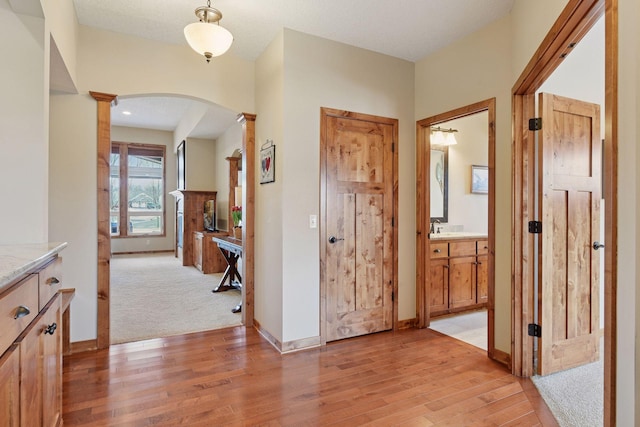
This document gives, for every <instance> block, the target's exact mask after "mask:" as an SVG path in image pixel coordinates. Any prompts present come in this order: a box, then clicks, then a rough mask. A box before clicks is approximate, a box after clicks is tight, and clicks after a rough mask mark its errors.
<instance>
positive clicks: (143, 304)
mask: <svg viewBox="0 0 640 427" xmlns="http://www.w3.org/2000/svg"><path fill="white" fill-rule="evenodd" d="M221 277H222V274H221V273H220V274H202V273H200V272H199V271H198V270H197V269H196V268H195V267H184V266H182V265H181V263H180V261H179V260H178V259H177V258H175V257H174V256H173V254H169V253H167V254H141V255H115V256H113V257H112V259H111V298H110V299H111V343H112V344H118V343H123V342H131V341H140V340H144V339H149V338H159V337H166V336H170V335H179V334H184V333H190V332H200V331H207V330H212V329H220V328H224V327H228V326H237V325H240V324H241V315H240V313H237V314H234V313H232V312H231V309H232V308H233V307H235V306H236V305H237V304H238V303H239V302H240V292H239V291H236V290H231V291H226V292H219V293H212V292H211V290H212V289H213V288H215V287H216V285H217V284H218V282H219V281H220V278H221Z"/></svg>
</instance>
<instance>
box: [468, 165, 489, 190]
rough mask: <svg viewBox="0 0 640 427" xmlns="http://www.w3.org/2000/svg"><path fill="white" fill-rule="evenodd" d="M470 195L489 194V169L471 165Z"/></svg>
mask: <svg viewBox="0 0 640 427" xmlns="http://www.w3.org/2000/svg"><path fill="white" fill-rule="evenodd" d="M471 193H472V194H489V167H488V166H480V165H471Z"/></svg>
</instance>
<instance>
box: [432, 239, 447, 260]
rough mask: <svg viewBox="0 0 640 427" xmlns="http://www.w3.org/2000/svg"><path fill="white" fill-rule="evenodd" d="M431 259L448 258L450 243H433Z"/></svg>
mask: <svg viewBox="0 0 640 427" xmlns="http://www.w3.org/2000/svg"><path fill="white" fill-rule="evenodd" d="M430 246H431V259H437V258H447V257H448V256H449V244H448V243H431V245H430Z"/></svg>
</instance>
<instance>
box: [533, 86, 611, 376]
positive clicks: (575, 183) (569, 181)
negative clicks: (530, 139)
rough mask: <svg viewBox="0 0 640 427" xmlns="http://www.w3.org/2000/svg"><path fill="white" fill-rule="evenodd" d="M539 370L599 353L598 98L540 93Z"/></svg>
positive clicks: (566, 365) (542, 372) (586, 360)
mask: <svg viewBox="0 0 640 427" xmlns="http://www.w3.org/2000/svg"><path fill="white" fill-rule="evenodd" d="M539 109H540V117H541V118H542V129H541V132H540V134H539V142H538V144H539V159H540V160H539V162H540V163H539V166H538V167H539V171H540V172H539V180H540V182H539V189H538V191H539V195H538V199H539V215H540V216H539V217H540V218H541V221H542V228H541V231H542V232H541V234H540V241H539V242H540V245H539V253H540V259H539V265H540V268H541V270H540V273H539V280H540V282H539V300H538V308H539V322H540V328H541V336H540V342H539V346H538V373H539V374H540V375H547V374H550V373H553V372H557V371H560V370H564V369H568V368H573V367H576V366H580V365H583V364H586V363H590V362H595V361H597V360H598V359H599V346H600V339H599V337H600V335H599V330H600V321H599V311H600V304H599V299H600V298H599V296H600V291H599V281H600V278H599V274H600V254H599V253H598V249H599V248H600V246H599V243H598V241H599V240H600V239H599V234H600V200H601V185H602V173H601V169H602V163H601V162H602V143H601V135H600V106H599V105H596V104H591V103H587V102H583V101H577V100H574V99H569V98H564V97H560V96H557V95H552V94H546V93H541V94H540V95H539Z"/></svg>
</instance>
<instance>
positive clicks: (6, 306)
mask: <svg viewBox="0 0 640 427" xmlns="http://www.w3.org/2000/svg"><path fill="white" fill-rule="evenodd" d="M60 286H62V275H61V258H58V257H57V256H55V257H53V260H52V261H51V262H50V263H48V264H45V265H44V266H43V265H42V264H39V265H37V266H36V267H34V269H33V270H31V271H27V272H26V273H25V274H23V275H22V276H21V277H20V278H19V279H17V280H15V282H14V283H11V284H9V285H8V286H4V287H3V289H4V291H2V292H0V344H1V345H2V347H0V352H1V353H2V356H1V357H0V426H2V427H4V426H16V427H17V426H37V427H40V426H44V427H56V426H60V425H62V351H63V348H62V347H63V338H62V332H63V330H64V328H63V327H62V326H63V325H62V309H63V307H62V305H61V301H62V297H61V294H60V293H59V292H58V290H59V288H60ZM67 293H69V292H67ZM39 299H40V303H41V304H42V305H40V304H39ZM25 322H28V323H26V324H24V323H25ZM16 325H17V326H18V329H16ZM8 339H10V342H9V344H8V345H7V344H6V343H7V340H8Z"/></svg>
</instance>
